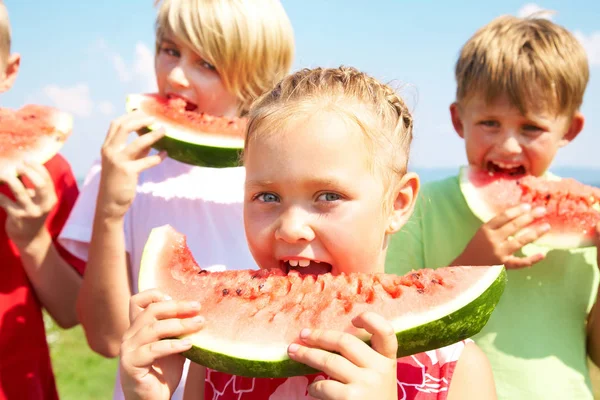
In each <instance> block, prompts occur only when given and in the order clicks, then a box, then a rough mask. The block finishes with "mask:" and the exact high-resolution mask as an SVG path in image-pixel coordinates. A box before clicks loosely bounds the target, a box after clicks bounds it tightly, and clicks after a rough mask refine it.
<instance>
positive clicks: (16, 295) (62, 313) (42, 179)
mask: <svg viewBox="0 0 600 400" xmlns="http://www.w3.org/2000/svg"><path fill="white" fill-rule="evenodd" d="M19 65H20V56H19V55H18V54H11V53H10V25H9V20H8V13H7V11H6V8H5V6H4V4H3V3H2V2H1V1H0V92H5V91H7V90H9V89H10V88H11V87H12V84H13V82H14V80H15V78H16V76H17V73H18V70H19ZM19 173H20V175H21V176H22V179H21V180H20V179H19V178H17V177H16V176H15V175H14V174H11V173H10V172H9V171H0V182H1V183H0V227H2V229H0V260H1V264H2V265H1V267H0V269H1V270H2V279H0V400H5V399H11V400H12V399H45V400H53V399H58V394H57V390H56V385H55V382H54V375H53V373H52V366H51V363H50V354H49V351H48V343H47V342H46V332H45V329H44V321H43V318H42V307H43V308H45V309H46V310H47V311H48V313H49V314H50V315H51V316H52V318H53V319H54V320H55V321H56V323H57V324H58V325H59V326H60V327H62V328H69V327H72V326H74V325H76V324H77V323H78V322H77V317H76V314H75V300H76V297H77V292H78V290H79V286H80V284H81V274H82V273H83V269H84V263H83V262H82V261H80V260H78V259H77V258H75V257H73V256H72V255H70V254H69V253H68V252H66V251H65V250H64V249H63V248H62V247H60V246H59V245H58V244H57V242H56V238H57V236H58V234H59V233H60V230H61V229H62V226H63V224H64V223H65V221H66V219H67V217H68V215H69V212H70V210H71V208H72V206H73V204H74V203H75V199H76V198H77V195H78V189H77V183H76V181H75V178H74V177H73V174H72V172H71V168H70V166H69V164H68V163H67V161H66V160H65V159H64V158H63V157H61V156H60V155H56V156H54V158H52V159H51V160H50V161H48V162H47V163H46V164H45V165H44V166H42V165H39V164H29V163H26V164H24V165H22V166H21V167H20V168H19ZM24 182H26V183H24Z"/></svg>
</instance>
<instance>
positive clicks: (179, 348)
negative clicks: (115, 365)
mask: <svg viewBox="0 0 600 400" xmlns="http://www.w3.org/2000/svg"><path fill="white" fill-rule="evenodd" d="M191 347H192V343H191V342H190V341H188V340H185V339H184V340H179V339H165V340H161V341H159V342H153V343H148V344H146V345H143V346H140V347H138V348H136V349H135V350H132V351H127V350H125V351H121V359H122V360H121V363H122V365H126V366H128V367H132V368H148V367H149V366H151V365H152V364H153V363H154V362H156V361H157V360H159V359H161V358H164V357H167V356H170V355H173V354H179V353H181V352H183V351H186V350H189V349H190V348H191ZM183 362H184V359H183V357H182V359H181V364H182V365H183Z"/></svg>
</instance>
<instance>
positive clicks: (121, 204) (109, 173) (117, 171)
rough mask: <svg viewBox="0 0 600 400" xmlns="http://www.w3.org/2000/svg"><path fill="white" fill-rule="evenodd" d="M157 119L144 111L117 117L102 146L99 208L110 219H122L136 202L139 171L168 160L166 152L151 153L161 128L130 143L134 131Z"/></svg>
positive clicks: (161, 134) (162, 132) (161, 132)
mask: <svg viewBox="0 0 600 400" xmlns="http://www.w3.org/2000/svg"><path fill="white" fill-rule="evenodd" d="M154 121H155V119H154V118H153V117H150V116H148V115H146V114H144V113H142V112H141V111H134V112H131V113H128V114H125V115H124V116H122V117H120V118H117V119H116V120H114V121H113V122H112V123H111V124H110V128H109V130H108V133H107V135H106V139H105V140H104V144H103V145H102V152H101V153H102V173H101V177H100V189H99V195H98V199H99V200H98V207H97V208H98V210H99V212H101V215H103V216H105V217H108V218H121V217H122V216H123V215H125V213H126V212H127V210H128V209H129V206H130V205H131V203H132V202H133V199H134V197H135V192H136V186H137V182H138V176H139V174H140V173H141V172H142V171H144V170H146V169H148V168H151V167H154V166H155V165H158V164H160V163H161V162H162V160H164V159H165V157H166V153H163V152H161V153H159V154H157V155H152V156H148V153H149V152H150V149H151V147H152V145H153V144H154V143H156V142H157V141H158V140H159V139H161V138H162V137H163V136H164V135H165V133H164V130H162V129H158V130H155V131H151V132H149V133H146V134H143V135H141V136H138V137H136V138H135V139H134V140H133V141H132V142H131V143H129V144H127V137H128V136H129V134H130V133H131V132H136V131H139V130H141V129H143V128H145V127H147V126H149V125H151V124H152V123H153V122H154Z"/></svg>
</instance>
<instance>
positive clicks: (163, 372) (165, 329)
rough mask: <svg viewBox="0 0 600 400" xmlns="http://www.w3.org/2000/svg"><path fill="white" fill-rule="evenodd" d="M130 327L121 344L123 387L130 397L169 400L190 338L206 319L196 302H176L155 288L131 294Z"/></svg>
mask: <svg viewBox="0 0 600 400" xmlns="http://www.w3.org/2000/svg"><path fill="white" fill-rule="evenodd" d="M129 305H130V307H129V309H130V318H131V326H130V327H129V329H128V330H127V331H126V332H125V334H124V335H123V342H122V344H121V352H120V354H121V358H120V374H121V386H122V387H123V392H124V394H125V398H127V399H170V398H171V396H172V395H173V393H174V392H175V389H177V385H178V384H179V381H180V380H181V373H182V370H183V363H184V361H185V358H184V357H183V356H181V355H180V354H179V353H181V352H182V351H185V350H189V349H190V348H191V347H192V344H191V343H190V342H189V341H188V340H185V339H184V340H180V339H168V338H173V337H178V336H181V335H185V334H189V333H193V332H197V331H198V330H200V329H201V328H202V323H203V322H204V319H203V318H202V317H201V316H199V315H198V313H199V311H200V305H199V304H198V303H197V302H187V301H174V300H170V299H169V298H168V297H166V296H165V295H163V294H162V293H161V292H160V291H158V290H156V289H151V290H147V291H144V292H141V293H138V294H136V295H134V296H132V297H131V300H130V303H129Z"/></svg>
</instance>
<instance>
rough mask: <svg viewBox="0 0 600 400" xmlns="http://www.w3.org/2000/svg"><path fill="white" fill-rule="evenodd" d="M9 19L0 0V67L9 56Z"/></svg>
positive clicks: (3, 65) (4, 64)
mask: <svg viewBox="0 0 600 400" xmlns="http://www.w3.org/2000/svg"><path fill="white" fill-rule="evenodd" d="M10 41H11V34H10V21H9V19H8V10H7V9H6V5H5V4H4V2H3V1H2V0H0V67H2V68H4V67H5V66H6V63H7V62H8V57H9V56H10Z"/></svg>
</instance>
